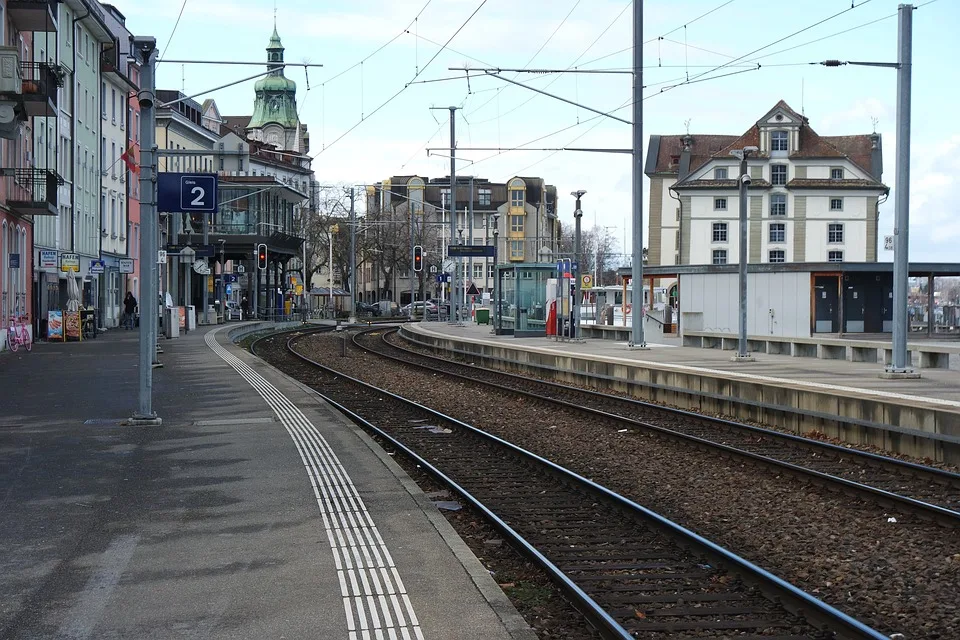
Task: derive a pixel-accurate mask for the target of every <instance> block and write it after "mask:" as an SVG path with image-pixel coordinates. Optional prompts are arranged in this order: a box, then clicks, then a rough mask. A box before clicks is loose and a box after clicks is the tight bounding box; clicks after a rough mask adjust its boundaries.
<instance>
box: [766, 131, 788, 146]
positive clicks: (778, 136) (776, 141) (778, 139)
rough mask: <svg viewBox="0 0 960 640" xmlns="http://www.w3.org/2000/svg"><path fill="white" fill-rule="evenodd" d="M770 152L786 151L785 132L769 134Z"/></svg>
mask: <svg viewBox="0 0 960 640" xmlns="http://www.w3.org/2000/svg"><path fill="white" fill-rule="evenodd" d="M770 150H771V151H786V150H787V132H786V131H773V132H771V133H770Z"/></svg>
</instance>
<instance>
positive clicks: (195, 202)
mask: <svg viewBox="0 0 960 640" xmlns="http://www.w3.org/2000/svg"><path fill="white" fill-rule="evenodd" d="M190 193H193V194H199V195H197V197H196V198H194V199H193V200H191V201H190V204H191V205H192V206H194V207H202V206H204V202H203V196H205V195H206V194H207V192H206V191H204V190H203V187H194V188H193V189H190Z"/></svg>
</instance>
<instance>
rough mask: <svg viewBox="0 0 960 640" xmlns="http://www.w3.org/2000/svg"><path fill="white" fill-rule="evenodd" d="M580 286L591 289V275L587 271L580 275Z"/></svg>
mask: <svg viewBox="0 0 960 640" xmlns="http://www.w3.org/2000/svg"><path fill="white" fill-rule="evenodd" d="M580 288H581V289H593V276H592V275H590V274H589V273H585V274H583V275H582V276H580Z"/></svg>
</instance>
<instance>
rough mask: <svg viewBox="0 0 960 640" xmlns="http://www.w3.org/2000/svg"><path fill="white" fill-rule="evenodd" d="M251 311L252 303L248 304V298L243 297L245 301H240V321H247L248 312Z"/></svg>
mask: <svg viewBox="0 0 960 640" xmlns="http://www.w3.org/2000/svg"><path fill="white" fill-rule="evenodd" d="M249 309H250V303H249V302H247V296H243V299H242V300H241V301H240V319H241V320H246V319H247V311H248V310H249Z"/></svg>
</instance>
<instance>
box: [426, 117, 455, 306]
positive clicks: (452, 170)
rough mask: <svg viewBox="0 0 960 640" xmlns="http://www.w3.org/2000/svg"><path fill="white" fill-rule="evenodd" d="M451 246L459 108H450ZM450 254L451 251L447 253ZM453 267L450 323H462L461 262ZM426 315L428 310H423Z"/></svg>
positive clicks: (451, 242)
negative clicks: (458, 286)
mask: <svg viewBox="0 0 960 640" xmlns="http://www.w3.org/2000/svg"><path fill="white" fill-rule="evenodd" d="M449 209H450V244H449V245H447V246H448V247H452V246H453V244H454V241H455V240H456V237H457V107H450V207H449ZM447 253H448V254H449V251H448V252H447ZM450 262H451V264H452V265H453V284H452V286H451V287H450V305H451V307H450V310H451V311H452V313H453V317H452V318H450V321H451V322H453V323H454V324H459V323H460V291H459V290H458V289H457V283H458V282H459V275H460V268H459V267H460V261H459V260H451V261H450ZM423 312H424V315H426V312H427V310H426V308H424V310H423Z"/></svg>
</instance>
